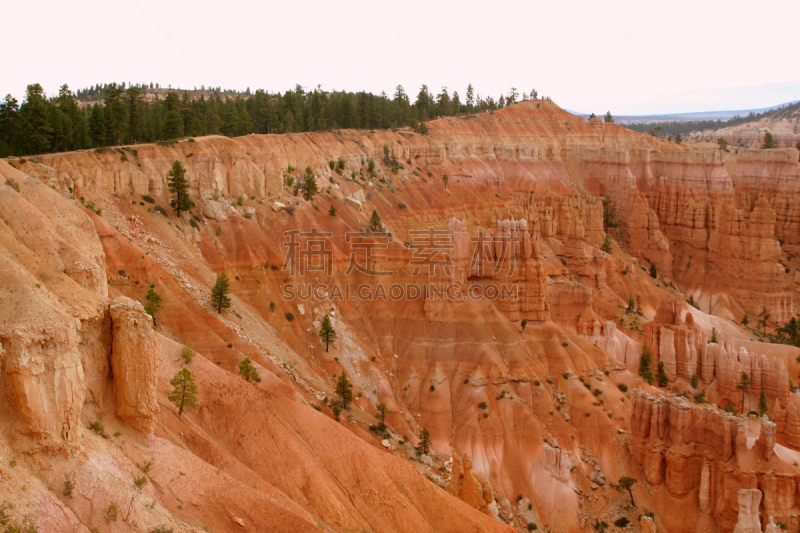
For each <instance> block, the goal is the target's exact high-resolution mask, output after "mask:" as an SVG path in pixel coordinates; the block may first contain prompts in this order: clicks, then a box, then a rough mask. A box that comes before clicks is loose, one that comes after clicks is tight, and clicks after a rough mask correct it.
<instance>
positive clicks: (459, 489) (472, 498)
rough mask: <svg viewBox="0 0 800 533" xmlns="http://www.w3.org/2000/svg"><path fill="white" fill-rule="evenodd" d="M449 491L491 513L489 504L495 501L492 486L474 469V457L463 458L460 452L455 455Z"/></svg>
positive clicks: (469, 503)
mask: <svg viewBox="0 0 800 533" xmlns="http://www.w3.org/2000/svg"><path fill="white" fill-rule="evenodd" d="M447 492H449V493H450V494H452V495H453V496H455V497H456V498H458V499H459V500H461V501H463V502H465V503H466V504H467V505H469V506H471V507H474V508H475V509H478V510H479V511H480V512H482V513H484V514H488V515H491V511H490V510H489V504H490V503H492V502H494V495H493V493H492V486H491V485H490V484H489V482H488V481H486V479H485V478H484V477H483V476H481V475H479V474H476V473H475V472H474V471H473V470H472V459H470V458H469V457H468V456H465V457H463V459H462V458H460V457H459V456H458V454H455V455H453V472H452V474H451V475H450V484H449V485H448V486H447Z"/></svg>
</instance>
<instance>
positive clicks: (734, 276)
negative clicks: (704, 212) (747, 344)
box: [708, 196, 794, 324]
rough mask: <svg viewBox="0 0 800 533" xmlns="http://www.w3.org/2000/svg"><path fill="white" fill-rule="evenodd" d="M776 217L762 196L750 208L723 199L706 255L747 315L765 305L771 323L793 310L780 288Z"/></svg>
mask: <svg viewBox="0 0 800 533" xmlns="http://www.w3.org/2000/svg"><path fill="white" fill-rule="evenodd" d="M749 204H750V202H747V206H749ZM747 206H746V207H747ZM776 221H777V218H776V214H775V211H774V210H773V209H772V206H771V204H770V202H769V201H768V200H767V198H766V197H764V196H759V197H758V198H757V199H756V200H755V202H754V203H753V207H752V211H749V210H748V209H740V208H737V207H736V206H734V205H731V204H730V203H728V202H724V203H723V204H722V205H721V206H720V209H719V218H718V224H717V226H716V227H715V228H713V229H715V230H716V231H714V232H712V233H711V235H710V237H709V240H708V257H709V264H710V268H711V272H715V273H717V274H718V275H719V276H720V279H722V280H725V284H726V285H727V286H728V290H729V291H730V293H731V294H732V295H733V296H734V298H735V299H736V301H738V302H739V303H740V304H741V305H742V307H743V308H744V309H745V311H746V312H747V313H749V314H750V316H756V315H758V313H759V312H760V311H761V307H762V306H764V305H766V306H767V308H768V309H769V310H770V312H771V313H772V320H773V321H774V323H776V324H783V323H785V322H786V321H788V320H789V318H791V317H792V316H793V315H794V314H793V312H792V298H791V296H789V295H787V294H785V293H784V292H783V283H784V279H785V272H784V267H783V266H781V264H780V262H779V260H780V256H781V247H780V244H779V242H778V240H777V238H776V237H775V224H776Z"/></svg>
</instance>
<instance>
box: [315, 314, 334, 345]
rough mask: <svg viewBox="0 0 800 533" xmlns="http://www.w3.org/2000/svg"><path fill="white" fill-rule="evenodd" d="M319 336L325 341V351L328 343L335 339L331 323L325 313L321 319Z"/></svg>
mask: <svg viewBox="0 0 800 533" xmlns="http://www.w3.org/2000/svg"><path fill="white" fill-rule="evenodd" d="M319 336H320V338H321V339H322V340H323V341H325V351H326V352H327V351H328V345H329V344H330V343H332V342H335V341H336V332H335V331H334V330H333V325H332V324H331V319H330V318H329V317H328V315H325V318H324V319H322V325H321V326H320V328H319Z"/></svg>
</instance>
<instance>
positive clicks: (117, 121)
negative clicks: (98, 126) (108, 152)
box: [103, 83, 127, 146]
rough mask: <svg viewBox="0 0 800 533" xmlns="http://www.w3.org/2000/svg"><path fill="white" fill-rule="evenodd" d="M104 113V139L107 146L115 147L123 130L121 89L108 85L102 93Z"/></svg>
mask: <svg viewBox="0 0 800 533" xmlns="http://www.w3.org/2000/svg"><path fill="white" fill-rule="evenodd" d="M103 100H104V103H105V108H106V109H105V111H106V139H107V140H108V144H109V145H112V146H113V145H117V144H119V143H120V139H121V138H122V132H123V131H124V130H125V129H127V128H125V125H126V124H125V123H126V118H125V102H123V99H122V87H120V86H119V85H117V84H116V83H109V84H108V86H107V87H106V89H105V91H104V92H103Z"/></svg>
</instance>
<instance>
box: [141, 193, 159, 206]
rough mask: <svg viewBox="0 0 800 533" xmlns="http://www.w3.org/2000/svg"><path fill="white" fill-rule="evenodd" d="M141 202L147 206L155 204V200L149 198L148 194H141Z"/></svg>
mask: <svg viewBox="0 0 800 533" xmlns="http://www.w3.org/2000/svg"><path fill="white" fill-rule="evenodd" d="M142 200H144V201H145V202H147V203H148V204H154V203H156V200H155V198H153V197H152V196H150V195H148V194H143V195H142Z"/></svg>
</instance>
